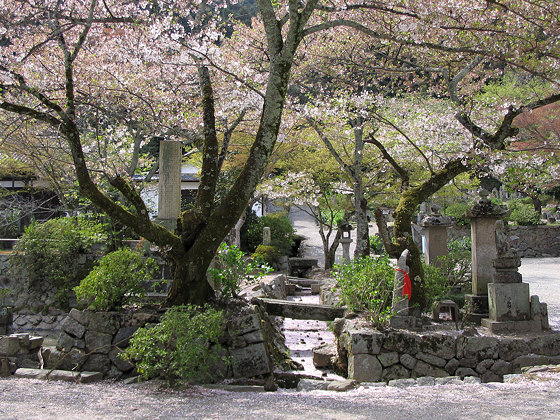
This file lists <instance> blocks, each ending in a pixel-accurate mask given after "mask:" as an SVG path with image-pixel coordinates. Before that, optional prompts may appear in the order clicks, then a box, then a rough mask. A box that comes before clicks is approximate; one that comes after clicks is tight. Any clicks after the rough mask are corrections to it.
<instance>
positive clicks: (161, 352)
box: [120, 305, 224, 385]
mask: <svg viewBox="0 0 560 420" xmlns="http://www.w3.org/2000/svg"><path fill="white" fill-rule="evenodd" d="M223 324H224V315H223V313H222V312H221V311H217V310H215V309H213V308H210V307H207V306H206V307H202V308H201V307H196V306H192V305H186V306H175V307H173V308H171V309H169V310H168V311H167V312H165V314H163V316H162V317H161V320H160V322H159V324H156V325H154V326H151V327H144V328H139V329H138V330H137V331H136V332H135V333H134V336H133V337H132V338H131V340H130V345H129V347H127V348H126V350H125V351H124V352H122V353H121V354H120V357H121V358H123V359H125V360H129V361H131V362H133V363H134V364H135V366H136V369H137V370H138V372H139V373H140V374H141V375H142V376H143V377H144V378H153V377H156V376H162V377H164V378H165V379H166V380H167V381H168V383H169V384H170V385H173V384H174V383H175V382H176V381H177V380H178V379H184V380H189V381H192V380H196V379H199V380H203V379H206V377H207V376H208V374H209V373H210V367H211V366H216V365H217V364H218V362H219V361H220V360H223V358H220V345H219V339H220V337H221V336H222V333H223Z"/></svg>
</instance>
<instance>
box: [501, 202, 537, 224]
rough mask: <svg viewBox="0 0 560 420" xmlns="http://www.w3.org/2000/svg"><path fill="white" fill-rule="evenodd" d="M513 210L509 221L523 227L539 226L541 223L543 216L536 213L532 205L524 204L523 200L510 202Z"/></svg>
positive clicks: (509, 204)
mask: <svg viewBox="0 0 560 420" xmlns="http://www.w3.org/2000/svg"><path fill="white" fill-rule="evenodd" d="M508 208H509V209H510V210H511V213H510V215H509V216H508V220H510V221H512V222H515V223H516V224H518V225H521V226H529V225H538V224H540V223H541V214H540V213H539V212H537V211H535V209H534V207H533V205H532V204H528V203H524V202H523V201H521V200H511V201H510V202H508Z"/></svg>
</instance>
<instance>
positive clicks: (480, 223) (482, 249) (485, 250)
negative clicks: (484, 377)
mask: <svg viewBox="0 0 560 420" xmlns="http://www.w3.org/2000/svg"><path fill="white" fill-rule="evenodd" d="M479 195H480V197H479V199H478V200H477V202H476V203H475V204H474V205H473V206H472V208H471V209H470V210H468V211H467V217H468V218H470V219H471V239H472V248H471V251H472V295H468V296H467V300H468V301H469V302H470V303H471V305H472V308H473V312H474V313H473V316H472V317H471V320H472V321H476V322H480V320H481V319H482V318H484V317H487V316H488V284H489V283H492V282H493V281H494V266H493V262H494V259H496V228H495V224H496V221H497V220H499V219H501V218H502V217H504V216H505V215H506V214H507V209H505V208H504V207H502V206H499V205H497V204H493V203H492V202H491V201H490V200H489V199H488V195H489V193H488V191H486V190H484V189H482V190H480V192H479Z"/></svg>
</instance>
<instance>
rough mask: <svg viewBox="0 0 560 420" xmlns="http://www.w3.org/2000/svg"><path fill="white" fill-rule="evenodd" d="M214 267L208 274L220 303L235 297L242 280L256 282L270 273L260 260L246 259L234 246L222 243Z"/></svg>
mask: <svg viewBox="0 0 560 420" xmlns="http://www.w3.org/2000/svg"><path fill="white" fill-rule="evenodd" d="M214 264H215V266H214V267H210V268H209V269H208V272H209V274H210V276H211V278H212V280H213V281H214V288H215V290H216V295H217V298H218V299H219V300H221V301H222V302H227V301H229V300H230V299H232V298H234V297H237V295H238V294H239V290H240V284H241V282H242V281H243V280H255V281H256V280H258V279H259V278H261V277H262V276H264V275H265V274H266V273H268V272H270V271H272V268H271V267H269V266H268V265H267V264H266V263H265V262H263V261H262V260H258V259H257V260H254V261H253V260H250V259H246V258H245V256H244V254H243V252H242V251H241V250H239V248H237V247H236V246H233V245H232V246H229V245H227V244H226V243H223V244H222V245H221V246H220V248H219V249H218V253H217V254H216V257H215V259H214Z"/></svg>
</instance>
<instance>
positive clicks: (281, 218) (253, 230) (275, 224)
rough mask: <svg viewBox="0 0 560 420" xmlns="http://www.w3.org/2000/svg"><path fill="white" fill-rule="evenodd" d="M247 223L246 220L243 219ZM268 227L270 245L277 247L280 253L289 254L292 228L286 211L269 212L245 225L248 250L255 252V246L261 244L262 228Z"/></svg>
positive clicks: (292, 233) (292, 234)
mask: <svg viewBox="0 0 560 420" xmlns="http://www.w3.org/2000/svg"><path fill="white" fill-rule="evenodd" d="M245 223H246V224H247V223H248V220H247V221H245ZM265 226H268V227H269V228H270V236H271V245H273V246H275V247H276V248H278V251H280V254H281V255H289V254H290V251H291V249H292V240H293V236H294V228H293V227H292V222H290V219H289V218H288V216H287V215H286V213H269V214H267V215H265V216H262V217H259V218H257V219H256V220H255V221H254V222H252V223H250V224H249V225H248V226H247V233H246V235H247V247H248V249H249V251H250V252H255V250H256V249H257V246H259V245H260V244H262V239H263V228H264V227H265Z"/></svg>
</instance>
